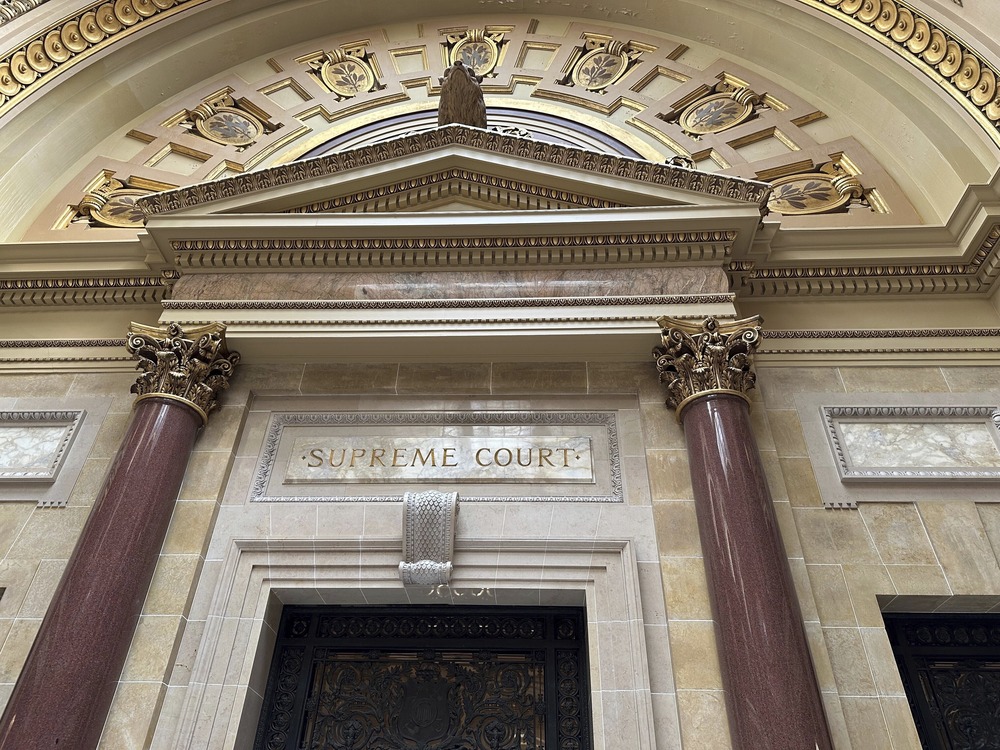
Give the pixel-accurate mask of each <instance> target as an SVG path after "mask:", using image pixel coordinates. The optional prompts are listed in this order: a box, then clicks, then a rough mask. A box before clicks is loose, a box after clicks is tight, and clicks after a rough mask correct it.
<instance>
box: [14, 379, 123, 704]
mask: <svg viewBox="0 0 1000 750" xmlns="http://www.w3.org/2000/svg"><path fill="white" fill-rule="evenodd" d="M133 380H134V378H133V377H132V376H130V375H129V376H124V375H118V374H108V373H102V374H96V373H81V374H73V373H60V374H48V375H42V374H33V375H9V374H0V411H3V410H8V409H9V410H17V411H33V410H47V409H60V408H79V407H80V406H81V405H82V403H83V402H92V401H93V400H94V399H97V400H98V401H100V400H104V401H105V403H108V404H110V405H109V407H108V412H107V414H106V416H105V418H104V419H103V422H102V423H101V424H100V426H99V428H98V429H97V434H96V438H95V439H94V440H93V443H92V445H90V446H89V449H88V447H87V446H86V445H84V444H81V443H79V442H77V443H75V444H74V446H73V449H72V450H73V451H76V455H75V456H73V458H74V459H79V460H80V462H82V468H80V473H79V475H78V478H77V480H76V482H75V484H74V485H73V486H72V490H71V491H70V492H68V493H67V495H66V497H63V498H60V499H61V500H65V501H66V505H65V507H49V508H40V507H37V504H36V502H35V501H33V500H19V499H17V490H16V489H15V488H13V487H11V486H0V493H3V494H2V495H0V498H2V499H0V587H5V588H6V591H5V592H4V595H3V597H2V598H0V705H6V702H7V698H8V696H9V695H10V693H11V691H12V690H13V687H14V682H15V681H16V679H17V675H18V674H19V672H20V671H21V667H22V665H23V664H24V659H25V657H26V656H27V654H28V649H29V648H30V647H31V643H32V641H33V640H34V637H35V633H37V632H38V627H39V626H40V625H41V621H42V617H43V615H44V614H45V611H46V609H47V608H48V606H49V602H50V601H51V599H52V594H53V593H54V592H55V588H56V586H57V584H58V583H59V578H60V576H61V575H62V572H63V569H64V568H65V567H66V562H67V560H68V559H69V556H70V554H71V553H72V551H73V547H74V545H75V544H76V540H77V538H78V537H79V535H80V530H81V529H82V528H83V524H84V523H85V522H86V520H87V515H88V514H89V512H90V507H91V505H92V504H93V502H94V498H95V496H96V494H97V491H98V489H99V488H100V485H101V481H102V480H103V478H104V474H105V473H106V472H107V469H108V466H109V465H110V463H111V459H112V458H113V457H114V455H115V452H116V451H117V450H118V445H119V443H120V442H121V438H122V436H123V435H124V433H125V429H126V426H127V424H128V418H129V410H130V409H131V398H130V396H129V385H130V384H131V383H132V382H133Z"/></svg>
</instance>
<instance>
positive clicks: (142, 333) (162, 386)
mask: <svg viewBox="0 0 1000 750" xmlns="http://www.w3.org/2000/svg"><path fill="white" fill-rule="evenodd" d="M224 334H225V326H223V325H221V324H212V325H207V326H202V327H200V328H196V329H192V330H190V331H188V332H185V331H183V330H181V327H180V326H179V325H177V324H176V323H171V324H170V325H169V326H167V329H166V331H164V330H163V329H161V328H153V327H150V326H142V325H138V324H135V323H133V324H132V328H131V329H130V331H129V337H128V342H127V344H126V346H127V348H128V350H129V352H130V353H131V354H132V355H133V356H134V357H136V358H137V359H138V362H137V363H136V368H137V369H139V370H140V371H141V372H142V374H141V375H140V376H139V377H138V378H137V379H136V382H135V384H134V385H133V386H132V389H131V390H132V393H135V394H136V395H137V396H138V399H137V400H142V399H144V398H151V397H156V396H161V397H166V398H171V399H175V400H180V401H184V402H187V403H188V404H190V405H191V406H193V407H194V408H195V410H196V411H197V412H198V413H199V415H200V416H201V417H202V420H203V421H207V420H208V415H209V414H210V413H211V412H212V410H214V409H215V408H216V406H217V405H218V402H217V400H216V396H217V394H218V393H219V392H220V391H223V390H225V389H226V388H228V387H229V378H230V377H231V376H232V374H233V370H234V368H235V367H236V364H237V363H238V362H239V361H240V355H239V353H237V352H229V351H228V350H227V349H226V345H225V339H224ZM194 336H197V339H195V338H193V337H194Z"/></svg>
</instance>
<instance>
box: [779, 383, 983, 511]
mask: <svg viewBox="0 0 1000 750" xmlns="http://www.w3.org/2000/svg"><path fill="white" fill-rule="evenodd" d="M795 405H796V409H797V410H798V415H799V419H800V420H801V423H802V431H803V435H804V436H805V440H806V445H807V448H808V452H809V458H810V461H811V462H812V466H813V471H814V473H815V475H816V481H817V484H818V485H819V488H820V494H821V496H822V499H823V504H824V505H825V506H826V507H828V508H853V507H857V504H858V503H859V502H865V501H868V502H915V501H922V500H944V499H945V498H947V497H949V496H951V497H954V496H955V495H954V489H955V483H956V482H960V483H963V484H964V485H965V486H964V488H963V491H962V493H961V498H962V499H963V500H969V501H973V502H998V501H1000V496H998V493H997V490H996V486H995V484H996V483H998V482H1000V410H998V405H997V404H996V403H995V402H991V401H990V400H989V399H988V398H987V397H984V396H983V395H982V394H961V393H927V394H918V393H909V394H897V393H884V394H878V393H869V394H854V395H850V396H843V395H835V394H799V395H796V397H795Z"/></svg>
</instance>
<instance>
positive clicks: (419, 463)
mask: <svg viewBox="0 0 1000 750" xmlns="http://www.w3.org/2000/svg"><path fill="white" fill-rule="evenodd" d="M484 427H485V429H487V430H495V431H497V432H498V433H502V432H503V431H504V430H505V429H506V428H504V427H495V426H491V425H486V426H484ZM403 430H406V432H405V434H395V435H392V434H387V435H361V436H357V437H350V438H334V439H332V440H331V439H328V438H324V437H321V438H317V437H312V436H310V437H296V438H294V440H293V441H292V450H291V455H290V456H289V458H288V465H287V466H286V468H285V482H286V483H289V484H293V483H317V484H322V483H327V482H401V481H406V482H456V481H457V482H475V483H481V482H489V483H494V484H496V483H508V482H514V483H517V482H539V481H543V482H544V481H550V482H587V483H593V481H594V467H593V460H592V455H591V454H592V451H591V438H590V436H589V435H582V436H579V435H577V436H574V435H567V436H565V437H563V436H555V435H535V436H528V437H521V436H514V435H511V436H506V435H502V434H498V435H497V436H495V437H482V436H479V435H452V436H449V437H440V436H437V435H433V434H429V435H420V434H419V433H420V432H421V430H419V429H417V430H413V429H409V430H407V429H406V428H400V433H403ZM424 432H426V430H424Z"/></svg>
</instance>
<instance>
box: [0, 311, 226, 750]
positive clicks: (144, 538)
mask: <svg viewBox="0 0 1000 750" xmlns="http://www.w3.org/2000/svg"><path fill="white" fill-rule="evenodd" d="M223 331H224V327H222V326H206V327H203V328H200V329H198V330H197V331H190V332H188V333H186V334H185V333H184V332H182V331H180V329H179V328H177V327H176V326H171V327H170V329H169V330H168V331H166V332H164V331H161V330H159V329H150V328H147V327H145V326H133V330H132V336H130V339H129V348H130V350H131V351H132V352H133V353H134V354H137V355H138V356H139V357H141V359H140V367H141V368H142V369H143V370H144V371H145V374H144V375H142V376H140V378H139V381H138V382H137V383H136V385H135V386H133V388H132V390H133V391H135V392H137V393H138V394H139V398H138V399H137V402H136V407H135V411H134V412H133V415H132V420H131V423H130V424H129V428H128V431H127V433H126V435H125V438H124V440H123V441H122V445H121V448H120V449H119V451H118V455H117V456H116V457H115V461H114V463H113V464H112V466H111V469H110V470H109V472H108V475H107V477H106V478H105V480H104V485H103V487H102V488H101V491H100V493H99V494H98V496H97V499H96V500H95V502H94V507H93V509H92V510H91V512H90V515H89V517H88V519H87V523H86V525H85V526H84V529H83V531H82V532H81V534H80V539H79V541H78V542H77V545H76V548H75V549H74V551H73V554H72V556H71V557H70V560H69V563H68V565H67V567H66V571H65V572H64V573H63V577H62V580H61V581H60V583H59V587H58V588H57V590H56V593H55V595H54V596H53V599H52V603H51V604H50V606H49V609H48V612H47V613H46V615H45V618H44V620H43V621H42V625H41V628H40V629H39V631H38V635H37V636H36V637H35V641H34V644H33V646H32V648H31V651H30V652H29V654H28V658H27V661H26V662H25V665H24V668H23V669H22V671H21V675H20V677H19V678H18V681H17V684H16V685H15V686H14V692H13V694H12V695H11V697H10V700H9V702H8V704H7V707H6V709H5V711H4V714H3V718H2V720H0V750H43V748H44V750H53V748H55V749H56V750H58V749H59V748H66V750H92V749H93V748H96V747H97V743H98V741H99V740H100V737H101V732H102V730H103V728H104V722H105V719H106V717H107V714H108V709H109V708H110V706H111V701H112V699H113V697H114V693H115V688H116V685H117V682H118V679H119V677H120V675H121V671H122V667H123V666H124V663H125V658H126V656H127V655H128V650H129V645H130V643H131V640H132V634H133V632H134V630H135V626H136V623H137V622H138V619H139V614H140V612H141V610H142V604H143V601H144V599H145V597H146V591H147V589H148V588H149V582H150V579H151V578H152V576H153V570H154V568H155V567H156V560H157V557H158V556H159V553H160V547H161V546H162V545H163V539H164V536H165V535H166V532H167V526H168V525H169V523H170V516H171V513H172V512H173V507H174V501H175V499H176V497H177V493H178V490H179V489H180V486H181V481H182V479H183V478H184V472H185V469H186V468H187V461H188V458H189V456H190V454H191V450H192V448H193V446H194V441H195V437H196V435H197V433H198V430H199V429H200V428H201V426H202V425H203V424H204V422H205V420H206V419H207V415H208V413H209V412H210V411H211V410H212V408H214V406H215V393H216V391H217V390H218V389H220V388H221V387H225V384H226V383H228V376H229V374H230V373H231V372H232V368H233V366H234V365H235V364H236V362H237V361H238V357H239V355H237V354H229V353H228V352H226V351H225V346H224V343H223V340H222V334H223ZM194 333H199V334H201V336H200V338H198V339H196V341H195V340H192V339H191V338H188V337H189V336H192V335H193V334H194ZM220 378H221V379H220Z"/></svg>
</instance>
